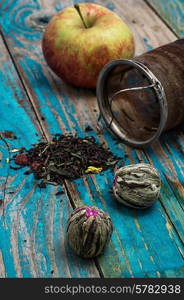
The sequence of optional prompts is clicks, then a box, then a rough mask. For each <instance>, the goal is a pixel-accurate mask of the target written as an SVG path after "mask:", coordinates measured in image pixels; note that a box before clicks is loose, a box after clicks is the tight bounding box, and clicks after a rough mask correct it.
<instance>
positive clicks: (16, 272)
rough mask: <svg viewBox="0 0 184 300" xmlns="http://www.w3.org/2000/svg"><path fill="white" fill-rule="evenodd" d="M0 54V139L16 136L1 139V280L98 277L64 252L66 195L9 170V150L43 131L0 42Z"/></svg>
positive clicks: (27, 143)
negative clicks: (10, 133)
mask: <svg viewBox="0 0 184 300" xmlns="http://www.w3.org/2000/svg"><path fill="white" fill-rule="evenodd" d="M0 49H1V53H0V91H1V108H0V115H1V121H0V134H1V136H4V133H5V131H9V132H13V135H14V136H15V137H16V138H13V139H8V138H5V139H4V140H5V141H6V143H5V142H4V140H2V139H0V157H1V160H0V199H1V200H2V201H3V203H1V206H0V278H2V277H94V276H95V277H98V276H99V274H98V271H97V269H96V266H95V263H94V262H93V260H91V261H85V262H83V261H82V260H81V259H79V258H78V257H76V256H74V255H73V253H71V250H70V249H68V246H67V243H66V239H65V234H66V223H67V218H68V216H69V215H70V213H71V211H72V207H71V205H70V202H69V201H68V197H67V195H66V193H65V190H63V194H62V195H60V196H59V195H56V193H57V192H58V191H62V188H61V187H52V186H48V187H47V188H46V189H40V188H38V187H37V186H36V184H35V181H34V178H33V177H32V176H25V175H24V172H25V169H22V170H18V171H15V170H13V169H10V163H8V162H7V158H9V151H11V150H12V149H15V148H20V147H26V148H30V147H31V144H32V143H36V142H38V139H39V137H38V135H39V136H40V137H41V136H42V133H43V132H42V130H41V128H40V123H39V121H38V120H37V118H36V116H35V113H34V112H33V109H32V106H31V105H30V102H29V100H28V97H27V95H26V93H25V91H24V89H23V86H22V84H21V81H20V80H19V77H18V75H17V72H16V70H15V68H14V66H13V63H12V61H11V58H10V56H9V54H8V52H7V50H6V48H5V46H4V44H3V42H2V39H0ZM10 154H11V157H12V155H13V153H11V152H10ZM12 164H13V163H11V165H12ZM7 176H8V178H7ZM7 179H8V180H7ZM6 181H7V182H6ZM4 196H5V197H4Z"/></svg>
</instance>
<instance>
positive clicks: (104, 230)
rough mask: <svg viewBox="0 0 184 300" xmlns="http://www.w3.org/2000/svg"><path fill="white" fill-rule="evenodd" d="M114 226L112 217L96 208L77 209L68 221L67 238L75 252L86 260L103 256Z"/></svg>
mask: <svg viewBox="0 0 184 300" xmlns="http://www.w3.org/2000/svg"><path fill="white" fill-rule="evenodd" d="M112 231H113V226H112V222H111V219H110V217H109V216H108V215H107V214H106V213H104V212H103V211H102V210H101V209H99V208H97V207H95V206H82V207H78V208H76V209H75V210H74V211H73V213H72V214H71V216H70V218H69V220H68V226H67V238H68V243H69V245H70V247H71V248H72V249H73V251H74V252H75V253H76V254H77V255H79V256H81V257H84V258H92V257H95V256H98V255H99V254H101V252H102V251H103V250H104V248H105V246H106V245H107V243H108V241H109V239H110V237H111V234H112Z"/></svg>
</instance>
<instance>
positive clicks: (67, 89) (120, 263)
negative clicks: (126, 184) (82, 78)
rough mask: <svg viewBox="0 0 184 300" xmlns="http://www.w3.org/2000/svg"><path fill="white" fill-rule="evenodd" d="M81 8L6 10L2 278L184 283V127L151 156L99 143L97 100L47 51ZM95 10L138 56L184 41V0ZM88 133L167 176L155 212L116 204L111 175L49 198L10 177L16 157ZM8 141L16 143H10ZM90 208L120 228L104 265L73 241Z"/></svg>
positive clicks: (29, 179) (15, 6) (16, 6)
mask: <svg viewBox="0 0 184 300" xmlns="http://www.w3.org/2000/svg"><path fill="white" fill-rule="evenodd" d="M73 2H74V1H70V0H63V1H59V0H51V1H42V0H29V1H28V0H24V1H23V0H14V1H13V0H4V1H3V0H1V1H0V27H1V36H0V49H1V51H0V95H1V97H0V98H1V106H0V116H1V119H0V132H1V140H0V189H1V191H0V199H1V206H0V277H100V276H104V277H184V260H183V257H184V246H183V243H184V187H183V184H184V176H183V174H184V156H183V147H184V134H183V126H180V127H179V128H177V129H176V130H172V131H170V132H168V133H167V134H164V135H163V136H162V137H161V139H160V140H159V141H157V142H155V143H153V144H152V145H151V146H150V147H148V148H146V149H145V150H135V149H133V148H130V147H128V146H125V145H123V144H121V143H117V142H116V141H114V140H113V139H112V137H111V135H110V134H109V132H107V131H105V132H104V134H103V135H101V136H99V135H97V131H96V125H97V116H98V107H97V102H96V96H95V91H92V90H84V89H77V88H74V87H72V86H70V85H67V84H66V83H64V82H62V81H61V80H59V79H58V78H57V77H56V76H54V75H53V73H52V72H51V71H50V70H49V68H48V67H47V65H46V62H45V60H44V58H43V55H42V51H41V47H40V41H41V37H42V32H40V31H39V30H40V28H42V27H43V26H44V25H45V24H44V20H45V19H46V18H49V17H51V16H52V15H53V14H54V13H56V12H57V11H58V10H60V9H62V8H63V7H66V6H68V5H71V4H72V3H73ZM82 2H85V1H82ZM86 2H88V1H86ZM94 2H95V3H98V4H102V5H103V6H106V7H108V8H109V9H111V10H114V11H115V12H116V13H117V14H119V15H120V16H121V17H122V19H123V20H125V22H126V23H127V24H128V25H129V26H130V28H131V29H132V31H133V34H134V38H135V42H136V55H138V54H141V53H143V52H146V51H148V50H150V49H152V48H155V47H157V46H160V45H163V44H166V43H168V42H171V41H174V40H175V39H176V38H177V37H182V36H183V34H184V31H183V28H184V1H183V0H175V1H172V0H168V1H161V0H149V1H143V0H117V1H111V0H99V1H98V0H96V1H94ZM43 17H46V18H43ZM168 25H169V27H168ZM87 125H90V126H91V127H92V128H93V131H91V132H90V133H89V135H91V136H95V137H96V139H97V140H98V141H100V142H105V144H106V145H107V146H108V147H109V148H110V149H111V151H113V152H114V153H115V154H117V155H119V156H121V157H123V159H124V161H125V164H126V165H127V164H130V163H137V162H140V161H144V162H151V163H153V164H154V166H155V167H157V168H158V169H159V171H160V173H161V178H162V190H161V196H160V199H159V201H158V202H157V203H156V204H155V205H154V206H153V207H152V208H150V209H148V210H144V211H137V210H133V209H129V208H126V207H125V206H123V205H120V204H118V203H117V202H115V201H114V199H113V198H112V196H111V194H110V193H109V189H110V187H111V185H112V180H113V174H112V172H111V171H106V172H105V173H104V176H101V175H100V174H98V175H88V176H85V177H83V178H82V179H80V180H76V181H74V182H69V181H65V183H64V185H63V186H47V188H46V189H40V188H38V187H37V186H36V183H35V181H34V178H33V176H32V175H26V176H25V175H24V172H25V170H24V169H23V170H18V171H16V170H12V169H10V168H9V166H10V164H9V162H8V160H9V159H10V158H11V156H12V155H13V153H12V152H11V150H12V149H14V148H20V147H26V148H29V147H30V146H31V144H33V143H36V142H38V140H39V139H40V137H42V138H43V139H45V140H50V139H51V136H52V134H53V133H58V132H63V133H69V132H70V133H77V134H78V135H80V136H85V135H86V133H85V130H84V129H85V127H86V126H87ZM5 131H11V132H13V134H14V135H15V136H16V139H15V138H13V136H11V135H10V134H9V135H8V136H7V135H6V136H4V135H3V134H4V132H5ZM3 136H4V138H3ZM2 138H3V139H2ZM61 190H62V191H63V192H64V193H63V194H62V195H56V194H57V192H58V191H61ZM81 203H85V204H89V205H96V206H98V207H99V208H102V209H103V210H105V211H106V212H108V213H109V214H110V216H111V218H112V222H113V224H114V228H115V229H114V232H113V236H112V239H111V241H110V243H109V245H108V247H107V249H106V251H105V252H104V254H103V255H101V256H100V257H98V258H97V259H95V260H93V259H91V260H83V259H81V258H79V257H77V256H75V255H74V254H73V252H72V251H71V250H70V249H69V248H68V245H67V243H66V239H65V231H66V222H67V218H68V216H69V214H70V213H71V211H72V209H73V207H76V206H78V205H80V204H81Z"/></svg>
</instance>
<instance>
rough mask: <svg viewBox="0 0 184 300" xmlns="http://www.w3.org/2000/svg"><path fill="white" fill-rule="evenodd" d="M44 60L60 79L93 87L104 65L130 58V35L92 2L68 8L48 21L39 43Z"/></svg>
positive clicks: (123, 24) (132, 47)
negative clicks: (40, 43) (115, 60)
mask: <svg viewBox="0 0 184 300" xmlns="http://www.w3.org/2000/svg"><path fill="white" fill-rule="evenodd" d="M42 49H43V54H44V57H45V59H46V61H47V63H48V65H49V66H50V68H51V69H52V70H53V71H54V72H55V73H56V74H57V75H58V76H59V77H60V78H62V79H63V80H65V81H67V82H69V83H71V84H73V85H75V86H80V87H87V88H95V87H96V82H97V78H98V75H99V72H100V70H101V69H102V68H103V66H104V65H105V64H106V63H108V62H109V61H111V60H114V59H119V58H131V57H132V56H133V54H134V41H133V36H132V33H131V31H130V29H129V28H128V26H127V25H126V24H125V23H124V22H123V21H122V20H121V19H120V17H119V16H117V15H116V14H115V13H113V12H112V11H110V10H109V9H107V8H105V7H102V6H100V5H97V4H92V3H82V4H80V7H79V5H75V7H74V6H70V7H67V8H65V9H63V10H62V11H60V12H59V13H57V14H56V15H55V16H54V17H53V18H52V19H51V21H50V22H49V24H48V26H47V28H46V30H45V33H44V35H43V40H42Z"/></svg>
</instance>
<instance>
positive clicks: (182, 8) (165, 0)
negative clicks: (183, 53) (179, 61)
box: [146, 0, 184, 37]
mask: <svg viewBox="0 0 184 300" xmlns="http://www.w3.org/2000/svg"><path fill="white" fill-rule="evenodd" d="M146 1H147V2H148V3H149V4H150V5H151V6H152V7H153V8H154V9H155V10H156V12H157V13H158V14H159V15H160V16H161V18H163V19H164V20H165V22H166V23H167V24H168V25H169V26H170V28H171V29H172V30H173V31H174V32H175V33H176V34H177V35H178V36H179V37H184V22H183V20H184V0H162V1H160V0H146Z"/></svg>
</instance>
